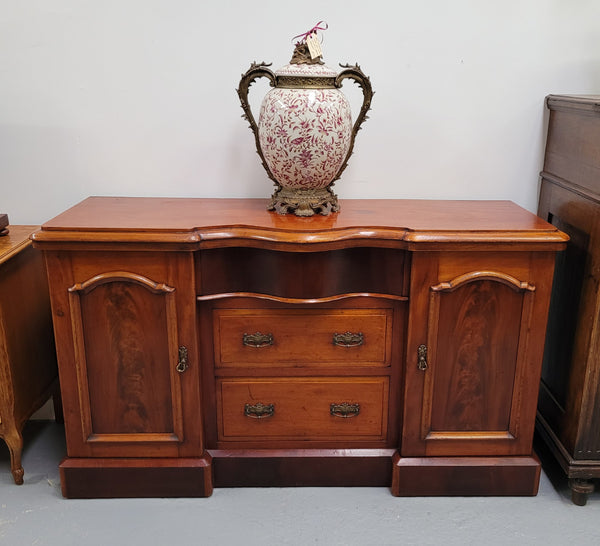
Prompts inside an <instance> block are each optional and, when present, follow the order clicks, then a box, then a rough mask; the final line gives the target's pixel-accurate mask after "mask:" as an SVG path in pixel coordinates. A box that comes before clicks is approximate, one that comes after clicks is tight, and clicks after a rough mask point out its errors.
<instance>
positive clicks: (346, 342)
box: [333, 332, 365, 347]
mask: <svg viewBox="0 0 600 546" xmlns="http://www.w3.org/2000/svg"><path fill="white" fill-rule="evenodd" d="M364 342H365V339H364V336H363V333H362V332H356V333H354V332H344V333H343V334H338V333H337V332H336V333H335V334H333V344H334V345H337V346H338V347H358V346H360V345H362V344H363V343H364Z"/></svg>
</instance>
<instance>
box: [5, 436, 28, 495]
mask: <svg viewBox="0 0 600 546" xmlns="http://www.w3.org/2000/svg"><path fill="white" fill-rule="evenodd" d="M4 441H5V442H6V445H7V446H8V451H9V452H10V471H11V472H12V475H13V478H14V480H15V483H16V484H17V485H23V475H24V473H25V471H24V470H23V466H22V465H21V452H22V451H23V435H22V434H21V433H20V432H19V431H18V430H16V429H15V430H14V431H11V432H8V434H6V436H5V437H4Z"/></svg>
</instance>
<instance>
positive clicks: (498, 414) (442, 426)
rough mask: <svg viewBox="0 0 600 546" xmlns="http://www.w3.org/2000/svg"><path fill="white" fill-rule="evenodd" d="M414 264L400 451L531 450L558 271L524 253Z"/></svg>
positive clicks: (444, 257) (442, 257)
mask: <svg viewBox="0 0 600 546" xmlns="http://www.w3.org/2000/svg"><path fill="white" fill-rule="evenodd" d="M460 258H464V256H461V257H460ZM470 262H471V263H470ZM414 265H415V269H414V270H413V281H414V284H415V294H413V296H414V297H413V301H412V304H411V305H412V306H411V313H412V314H411V319H410V320H411V332H410V334H409V338H410V341H409V344H408V356H407V373H406V398H405V415H404V438H403V444H402V454H403V455H405V456H417V455H440V456H441V455H449V456H451V455H455V456H460V455H519V454H520V455H528V454H530V453H531V441H532V434H533V425H534V420H535V396H536V391H537V385H538V382H539V373H540V368H541V350H542V347H543V333H544V329H545V324H546V317H547V298H548V296H547V293H548V284H549V278H550V279H551V275H550V277H549V275H548V274H547V273H546V274H544V275H541V276H539V280H540V282H541V286H540V287H539V288H540V290H538V286H536V284H535V283H534V282H533V280H534V275H533V271H532V270H531V269H530V253H525V252H524V253H523V256H522V257H519V256H517V257H513V258H511V259H509V260H505V261H504V262H503V260H502V258H496V260H490V259H489V257H486V256H482V257H480V258H479V259H478V258H477V257H475V258H470V259H466V260H465V259H459V260H458V263H453V261H452V255H451V254H448V255H444V254H440V255H438V256H435V257H434V258H432V259H430V260H425V259H423V260H420V259H418V258H417V259H416V260H415V264H414ZM548 265H549V266H550V268H551V262H548ZM421 266H422V267H421ZM415 322H416V324H415Z"/></svg>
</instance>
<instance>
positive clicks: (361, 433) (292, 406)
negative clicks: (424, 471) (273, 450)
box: [217, 377, 389, 445]
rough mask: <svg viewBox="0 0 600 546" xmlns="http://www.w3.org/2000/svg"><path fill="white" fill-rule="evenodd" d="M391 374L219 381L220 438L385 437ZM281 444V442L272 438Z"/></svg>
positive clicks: (349, 438)
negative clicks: (382, 375) (385, 375)
mask: <svg viewBox="0 0 600 546" xmlns="http://www.w3.org/2000/svg"><path fill="white" fill-rule="evenodd" d="M388 397H389V378H388V377H353V378H326V377H304V378H285V379H283V378H254V379H246V378H243V379H222V380H218V381H217V405H218V425H219V432H218V436H219V440H222V441H223V440H225V441H227V440H229V441H236V440H237V441H244V440H245V441H255V442H257V441H269V440H271V441H282V440H289V441H294V440H296V441H297V442H298V444H300V445H301V444H302V443H303V442H306V441H310V440H327V441H331V442H333V443H335V442H336V441H338V442H339V441H353V440H354V441H360V440H374V441H379V442H380V441H383V440H385V439H386V437H387V421H388ZM272 445H275V444H272Z"/></svg>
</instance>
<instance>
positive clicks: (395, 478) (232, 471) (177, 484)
mask: <svg viewBox="0 0 600 546" xmlns="http://www.w3.org/2000/svg"><path fill="white" fill-rule="evenodd" d="M540 469H541V466H540V462H539V460H538V458H537V456H535V455H534V456H532V457H430V458H426V457H405V458H403V457H401V456H400V455H398V453H394V450H391V449H381V450H377V449H367V450H360V449H357V450H273V451H271V450H247V451H236V450H230V451H229V450H213V451H212V452H210V453H208V454H207V455H206V456H205V457H202V458H198V459H196V458H181V459H168V458H165V459H152V458H148V459H78V458H66V459H65V460H63V461H62V463H61V465H60V477H61V484H62V493H63V496H65V497H66V498H119V497H209V496H210V495H212V492H213V487H325V486H327V487H387V486H389V485H390V484H391V493H392V495H394V496H397V497H414V496H474V495H485V496H535V495H537V491H538V485H539V479H540Z"/></svg>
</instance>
